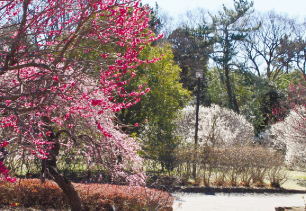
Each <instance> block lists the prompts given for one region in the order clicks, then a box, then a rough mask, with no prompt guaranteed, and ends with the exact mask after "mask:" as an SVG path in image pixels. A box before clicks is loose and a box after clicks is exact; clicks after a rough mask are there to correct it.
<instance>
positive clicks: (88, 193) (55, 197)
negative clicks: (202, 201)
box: [0, 179, 173, 211]
mask: <svg viewBox="0 0 306 211" xmlns="http://www.w3.org/2000/svg"><path fill="white" fill-rule="evenodd" d="M73 185H74V187H75V189H76V190H77V191H78V193H79V195H80V198H81V200H82V204H83V210H84V211H85V210H86V211H87V210H88V211H91V210H107V211H113V208H112V207H115V209H116V210H125V211H135V210H160V211H171V210H173V209H172V205H173V198H171V197H170V195H169V194H168V193H166V192H163V191H160V190H155V189H150V188H145V187H132V186H118V185H110V184H96V183H91V184H82V183H73ZM0 202H1V204H3V205H11V206H22V207H34V208H37V209H40V208H54V209H60V210H66V209H68V208H69V203H68V199H67V198H66V196H65V194H64V193H63V192H62V190H61V189H60V188H59V187H58V185H57V184H56V183H55V182H53V181H51V180H47V181H46V182H45V183H44V184H41V182H40V180H39V179H20V180H17V181H16V182H15V183H8V182H0Z"/></svg>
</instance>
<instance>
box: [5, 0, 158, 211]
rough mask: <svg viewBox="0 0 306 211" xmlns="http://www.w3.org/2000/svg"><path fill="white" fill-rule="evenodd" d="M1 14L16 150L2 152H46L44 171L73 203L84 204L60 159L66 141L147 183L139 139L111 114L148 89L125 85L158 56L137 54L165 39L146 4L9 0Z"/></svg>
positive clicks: (8, 119)
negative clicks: (155, 33) (156, 30)
mask: <svg viewBox="0 0 306 211" xmlns="http://www.w3.org/2000/svg"><path fill="white" fill-rule="evenodd" d="M0 14H1V15H0V115H1V116H0V128H1V140H0V143H1V144H2V149H4V147H6V148H8V149H11V151H8V153H4V150H2V151H1V154H0V158H1V159H2V160H3V159H4V158H5V156H6V155H7V154H10V153H16V154H17V155H20V156H23V157H24V158H26V159H30V158H31V157H33V156H37V157H39V158H41V159H42V160H43V162H42V168H43V171H42V173H43V175H44V174H49V175H50V176H51V177H52V178H53V179H54V181H55V182H56V183H57V184H58V185H59V186H60V187H61V188H62V190H63V191H64V193H65V194H66V195H67V197H68V198H69V200H70V204H71V210H81V203H80V198H79V196H78V194H77V192H76V191H75V189H74V187H73V185H72V184H71V183H70V182H69V181H68V180H67V179H66V178H65V177H63V176H62V175H61V174H60V173H59V172H58V171H57V168H56V159H57V155H58V154H59V153H60V150H61V147H63V145H65V146H66V147H68V148H73V149H76V150H75V151H76V153H77V155H82V156H83V157H84V158H85V159H86V161H87V162H88V163H90V164H91V165H98V164H101V165H104V166H107V167H108V168H109V169H111V172H112V174H113V176H121V177H125V178H127V179H128V180H129V181H130V182H131V183H133V184H135V183H139V182H143V180H144V175H143V173H142V171H141V159H140V158H139V157H138V155H137V153H136V151H137V149H138V147H139V146H138V144H137V143H136V142H135V140H134V139H132V138H130V137H129V136H127V135H126V134H124V133H122V132H121V131H120V127H119V126H118V124H116V123H115V121H114V113H115V112H118V111H120V110H121V109H124V108H128V107H130V106H132V105H133V104H135V103H137V102H138V101H139V95H140V94H141V93H145V90H148V87H145V86H142V87H141V88H139V89H138V90H135V91H132V92H127V91H125V89H124V86H125V85H126V84H127V83H129V80H130V79H129V78H131V77H134V76H135V73H134V72H133V71H134V69H135V68H136V67H137V66H138V65H140V64H143V63H151V62H155V61H156V60H158V59H153V60H146V61H142V60H139V59H138V58H137V56H138V54H139V53H140V51H141V50H142V49H143V48H144V46H146V45H148V44H149V43H150V42H152V41H154V40H156V39H158V37H157V38H156V37H154V36H153V35H152V32H151V31H150V30H148V21H149V18H148V14H149V10H148V9H147V8H143V7H140V6H139V2H137V1H131V0H40V1H34V0H18V1H17V0H16V1H11V0H7V1H1V2H0ZM116 96H119V99H118V98H115V97H116ZM7 144H8V146H6V145H7ZM119 158H120V159H119ZM7 173H8V172H7V170H6V169H5V167H4V166H3V163H2V162H1V163H0V174H2V175H4V176H5V177H7V179H9V177H8V174H7Z"/></svg>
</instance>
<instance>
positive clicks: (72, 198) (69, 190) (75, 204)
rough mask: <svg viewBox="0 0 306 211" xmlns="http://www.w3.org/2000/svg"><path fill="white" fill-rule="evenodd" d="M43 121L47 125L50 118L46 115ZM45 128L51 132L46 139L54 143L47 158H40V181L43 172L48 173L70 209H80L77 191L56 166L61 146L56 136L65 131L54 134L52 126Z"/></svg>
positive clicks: (75, 210) (77, 210)
mask: <svg viewBox="0 0 306 211" xmlns="http://www.w3.org/2000/svg"><path fill="white" fill-rule="evenodd" d="M44 122H45V123H47V124H46V125H48V123H50V120H49V119H48V118H47V117H46V118H45V119H44ZM46 128H47V129H48V130H49V131H51V134H50V136H49V137H48V141H50V142H54V144H53V145H52V148H51V149H50V150H48V153H49V155H48V158H47V159H44V160H42V172H41V173H42V176H41V179H42V182H44V179H45V174H46V173H48V174H49V175H50V176H51V177H52V178H53V180H54V181H55V182H56V183H57V184H58V186H59V187H60V188H61V189H62V190H63V192H64V194H65V195H66V196H67V198H68V200H69V204H70V208H71V211H81V210H82V204H81V199H80V197H79V194H78V192H77V191H76V190H75V188H74V187H73V185H72V184H71V182H70V181H69V180H68V179H67V178H66V177H65V176H63V175H61V174H60V173H59V172H58V171H57V167H56V161H57V159H56V157H57V156H58V154H59V151H60V148H61V145H60V143H59V142H58V138H59V136H60V134H61V133H62V132H66V131H59V132H57V133H56V134H54V132H53V130H52V126H46ZM66 133H67V132H66Z"/></svg>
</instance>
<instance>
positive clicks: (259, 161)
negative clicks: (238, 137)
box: [176, 145, 288, 187]
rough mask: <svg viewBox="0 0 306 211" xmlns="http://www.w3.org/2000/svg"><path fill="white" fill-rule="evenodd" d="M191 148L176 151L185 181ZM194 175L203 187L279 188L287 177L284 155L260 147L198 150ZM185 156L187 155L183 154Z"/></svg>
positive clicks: (178, 170)
mask: <svg viewBox="0 0 306 211" xmlns="http://www.w3.org/2000/svg"><path fill="white" fill-rule="evenodd" d="M193 150H194V147H192V145H190V146H189V150H188V149H186V148H185V147H182V148H181V149H180V150H178V151H177V152H178V157H179V158H180V159H179V160H178V162H179V163H178V164H177V166H178V168H176V170H177V172H178V175H181V176H183V177H184V179H185V180H188V179H189V177H190V176H191V174H190V172H191V165H190V164H191V163H192V162H193V159H194V156H193ZM197 151H198V152H197V155H198V157H197V168H198V172H197V177H198V179H199V180H201V181H202V182H203V184H204V185H205V186H209V185H212V184H213V185H215V186H224V185H228V186H237V185H244V186H250V185H255V186H263V185H265V183H266V181H269V182H270V186H272V187H279V186H280V185H281V184H282V183H283V182H284V181H285V180H286V179H287V176H288V175H287V174H286V172H285V171H284V158H283V155H282V154H281V153H278V152H276V151H273V150H271V149H268V148H264V147H261V146H253V145H251V146H231V147H222V148H221V147H212V146H208V145H203V146H199V147H198V149H197ZM186 155H187V156H186Z"/></svg>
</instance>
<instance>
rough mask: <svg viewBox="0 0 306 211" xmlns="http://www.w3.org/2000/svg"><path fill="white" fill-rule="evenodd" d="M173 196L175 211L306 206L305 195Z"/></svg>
mask: <svg viewBox="0 0 306 211" xmlns="http://www.w3.org/2000/svg"><path fill="white" fill-rule="evenodd" d="M173 196H174V197H175V202H174V211H274V210H275V207H281V206H286V207H292V206H297V207H299V206H304V200H303V198H302V196H303V194H235V193H234V194H233V193H231V194H225V193H217V194H215V195H205V194H200V193H175V194H173ZM305 197H306V195H305Z"/></svg>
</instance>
